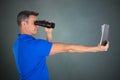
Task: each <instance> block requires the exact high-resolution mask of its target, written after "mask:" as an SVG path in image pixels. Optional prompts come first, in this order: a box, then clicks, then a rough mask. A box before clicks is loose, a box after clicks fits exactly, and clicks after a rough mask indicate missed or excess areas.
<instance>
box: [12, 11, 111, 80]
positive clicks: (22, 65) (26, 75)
mask: <svg viewBox="0 0 120 80" xmlns="http://www.w3.org/2000/svg"><path fill="white" fill-rule="evenodd" d="M37 16H38V13H36V12H33V11H22V12H20V13H19V14H18V15H17V23H18V25H19V26H20V34H18V39H17V40H16V41H15V43H14V56H15V60H16V66H17V69H18V72H19V75H20V79H21V80H49V74H48V69H47V65H46V56H50V55H54V54H57V53H63V52H68V53H87V52H99V51H107V50H108V48H109V43H107V44H106V46H100V45H97V46H83V45H76V44H64V43H59V42H52V29H51V28H45V32H46V38H47V40H42V39H35V38H34V37H33V36H34V35H35V34H36V33H37V31H38V28H39V26H37V25H34V22H35V21H36V20H37Z"/></svg>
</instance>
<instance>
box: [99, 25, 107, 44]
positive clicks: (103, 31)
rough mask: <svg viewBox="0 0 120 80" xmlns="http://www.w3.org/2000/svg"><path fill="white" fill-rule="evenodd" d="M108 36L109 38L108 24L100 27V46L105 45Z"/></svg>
mask: <svg viewBox="0 0 120 80" xmlns="http://www.w3.org/2000/svg"><path fill="white" fill-rule="evenodd" d="M108 36H109V25H108V24H103V25H101V39H100V45H106V44H107V41H108Z"/></svg>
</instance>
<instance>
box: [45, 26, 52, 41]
mask: <svg viewBox="0 0 120 80" xmlns="http://www.w3.org/2000/svg"><path fill="white" fill-rule="evenodd" d="M45 32H46V40H47V41H49V42H52V28H45Z"/></svg>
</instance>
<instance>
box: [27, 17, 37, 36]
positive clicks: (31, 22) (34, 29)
mask: <svg viewBox="0 0 120 80" xmlns="http://www.w3.org/2000/svg"><path fill="white" fill-rule="evenodd" d="M36 20H37V17H36V16H34V15H30V16H29V18H28V21H27V22H26V23H27V24H26V26H27V32H28V33H30V34H31V35H35V34H36V33H37V31H38V26H37V25H34V22H35V21H36Z"/></svg>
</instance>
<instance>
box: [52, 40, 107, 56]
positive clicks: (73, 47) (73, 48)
mask: <svg viewBox="0 0 120 80" xmlns="http://www.w3.org/2000/svg"><path fill="white" fill-rule="evenodd" d="M108 48H109V42H108V43H107V44H106V46H101V45H97V46H83V45H78V44H64V43H53V46H52V49H51V52H50V55H54V54H57V53H63V52H69V53H87V52H100V51H107V50H108Z"/></svg>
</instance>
